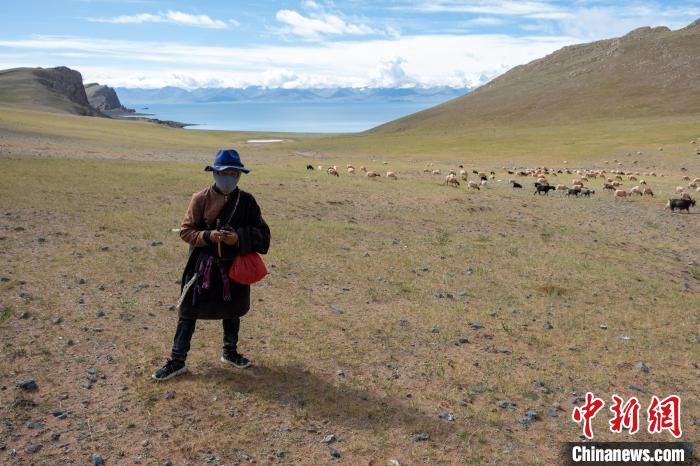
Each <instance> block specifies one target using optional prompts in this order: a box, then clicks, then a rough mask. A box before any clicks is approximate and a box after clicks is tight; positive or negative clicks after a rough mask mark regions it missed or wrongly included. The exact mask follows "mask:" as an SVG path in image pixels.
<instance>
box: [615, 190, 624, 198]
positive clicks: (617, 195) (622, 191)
mask: <svg viewBox="0 0 700 466" xmlns="http://www.w3.org/2000/svg"><path fill="white" fill-rule="evenodd" d="M615 197H625V198H626V197H627V191H625V190H624V189H617V190H615Z"/></svg>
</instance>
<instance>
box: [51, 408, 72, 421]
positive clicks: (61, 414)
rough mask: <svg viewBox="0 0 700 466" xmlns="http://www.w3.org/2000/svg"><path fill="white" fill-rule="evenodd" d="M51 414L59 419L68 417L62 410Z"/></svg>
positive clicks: (56, 410)
mask: <svg viewBox="0 0 700 466" xmlns="http://www.w3.org/2000/svg"><path fill="white" fill-rule="evenodd" d="M51 414H53V417H57V418H59V419H65V418H67V417H68V413H67V412H65V411H61V410H60V409H55V410H53V411H52V412H51Z"/></svg>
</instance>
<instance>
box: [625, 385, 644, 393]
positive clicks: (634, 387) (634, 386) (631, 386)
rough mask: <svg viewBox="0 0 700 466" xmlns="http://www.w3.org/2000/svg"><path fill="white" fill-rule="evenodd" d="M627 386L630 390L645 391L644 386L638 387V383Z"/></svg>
mask: <svg viewBox="0 0 700 466" xmlns="http://www.w3.org/2000/svg"><path fill="white" fill-rule="evenodd" d="M629 388H630V390H635V391H638V392H642V393H646V392H647V391H646V389H645V388H644V387H640V386H639V385H635V384H630V385H629Z"/></svg>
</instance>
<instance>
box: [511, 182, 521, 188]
mask: <svg viewBox="0 0 700 466" xmlns="http://www.w3.org/2000/svg"><path fill="white" fill-rule="evenodd" d="M512 183H513V189H516V188H517V189H523V185H521V184H520V183H518V182H517V181H513V182H512Z"/></svg>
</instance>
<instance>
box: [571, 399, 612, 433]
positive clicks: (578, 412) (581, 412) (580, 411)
mask: <svg viewBox="0 0 700 466" xmlns="http://www.w3.org/2000/svg"><path fill="white" fill-rule="evenodd" d="M603 406H605V402H604V401H603V400H601V399H600V398H596V397H595V396H593V393H591V392H588V393H586V404H584V405H583V406H581V407H578V406H577V407H575V408H574V412H573V413H571V418H572V419H573V420H574V422H581V421H583V435H585V436H586V438H587V439H589V440H590V439H592V438H593V428H592V427H591V420H592V419H593V418H594V417H595V415H596V414H598V411H600V410H601V409H602V408H603Z"/></svg>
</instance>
